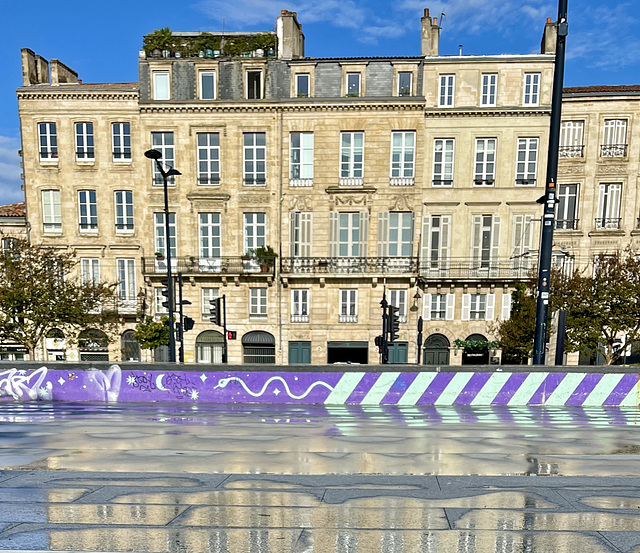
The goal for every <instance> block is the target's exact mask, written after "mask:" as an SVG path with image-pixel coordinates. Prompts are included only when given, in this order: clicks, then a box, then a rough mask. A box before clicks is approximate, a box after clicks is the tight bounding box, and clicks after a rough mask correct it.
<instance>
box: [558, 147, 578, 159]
mask: <svg viewBox="0 0 640 553" xmlns="http://www.w3.org/2000/svg"><path fill="white" fill-rule="evenodd" d="M558 157H560V159H568V158H572V157H584V145H580V146H560V147H559V148H558Z"/></svg>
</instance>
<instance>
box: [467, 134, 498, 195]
mask: <svg viewBox="0 0 640 553" xmlns="http://www.w3.org/2000/svg"><path fill="white" fill-rule="evenodd" d="M497 142H498V139H497V138H476V150H475V156H474V171H473V184H474V186H493V185H494V183H495V179H496V157H497V156H496V151H497Z"/></svg>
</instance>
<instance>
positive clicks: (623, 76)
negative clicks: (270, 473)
mask: <svg viewBox="0 0 640 553" xmlns="http://www.w3.org/2000/svg"><path fill="white" fill-rule="evenodd" d="M0 4H1V5H2V17H0V36H2V38H3V40H2V48H1V50H0V53H1V54H2V55H1V56H0V71H1V73H0V74H1V75H2V79H0V204H4V203H12V202H18V201H21V200H22V199H23V198H22V193H21V191H20V183H21V181H20V168H19V158H18V156H17V150H18V149H19V148H20V139H19V123H18V109H17V101H16V94H15V91H16V88H17V87H19V86H20V85H21V83H22V72H21V67H20V48H31V49H32V50H33V51H35V52H36V53H37V54H40V55H42V56H43V57H44V58H46V59H51V58H57V59H59V60H60V61H62V62H63V63H65V64H66V65H68V66H69V67H71V68H72V69H74V70H76V71H77V72H78V73H79V77H80V78H81V79H82V80H83V81H84V82H135V81H137V58H138V51H139V50H140V47H141V46H142V37H143V35H145V34H146V33H148V32H151V31H153V30H154V29H158V28H161V27H169V28H170V29H171V30H173V31H195V30H201V31H219V30H221V29H222V20H223V19H224V24H225V29H226V30H229V31H244V30H271V29H273V28H274V23H275V19H276V17H277V16H278V14H279V13H280V11H281V10H282V9H288V10H292V11H296V12H297V13H298V20H299V21H300V22H301V23H302V29H303V32H304V34H305V51H306V55H308V56H314V57H338V56H384V55H391V56H395V55H398V56H415V55H420V17H421V16H422V14H423V10H424V8H429V10H430V12H431V16H432V17H433V16H436V17H438V18H440V14H441V13H443V12H444V14H445V17H444V20H443V22H442V32H441V37H440V54H441V55H447V54H457V53H458V45H459V44H462V45H463V52H464V53H465V54H502V53H534V52H539V49H540V39H541V36H542V29H543V27H544V23H545V21H546V18H547V17H551V18H552V19H553V20H554V21H555V19H556V18H557V14H558V3H557V0H444V1H435V0H394V1H383V0H323V1H322V2H318V1H317V0H181V1H180V2H176V0H145V1H144V2H143V1H141V0H126V1H125V0H109V1H108V2H98V1H96V0H58V1H57V2H51V1H50V0H46V1H45V0H22V1H18V2H14V1H12V0H0ZM568 4H569V12H568V18H567V19H568V21H569V36H568V40H567V61H566V72H565V86H581V85H595V84H640V10H638V7H640V6H639V2H638V0H608V1H606V2H604V1H602V0H568Z"/></svg>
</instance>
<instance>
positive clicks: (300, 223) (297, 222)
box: [290, 211, 313, 257]
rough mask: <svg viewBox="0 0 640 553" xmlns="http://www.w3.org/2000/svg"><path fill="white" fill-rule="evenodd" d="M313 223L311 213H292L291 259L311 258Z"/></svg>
mask: <svg viewBox="0 0 640 553" xmlns="http://www.w3.org/2000/svg"><path fill="white" fill-rule="evenodd" d="M312 222H313V214H312V213H311V212H308V211H306V212H305V211H292V212H291V249H290V252H291V257H311V255H312V254H311V236H312V229H313V224H312Z"/></svg>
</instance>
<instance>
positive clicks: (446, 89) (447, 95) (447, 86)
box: [438, 75, 455, 108]
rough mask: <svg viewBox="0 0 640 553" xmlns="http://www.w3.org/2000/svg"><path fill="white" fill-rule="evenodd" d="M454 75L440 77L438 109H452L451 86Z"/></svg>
mask: <svg viewBox="0 0 640 553" xmlns="http://www.w3.org/2000/svg"><path fill="white" fill-rule="evenodd" d="M454 83H455V75H440V96H439V97H438V107H441V108H443V107H453V85H454Z"/></svg>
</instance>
